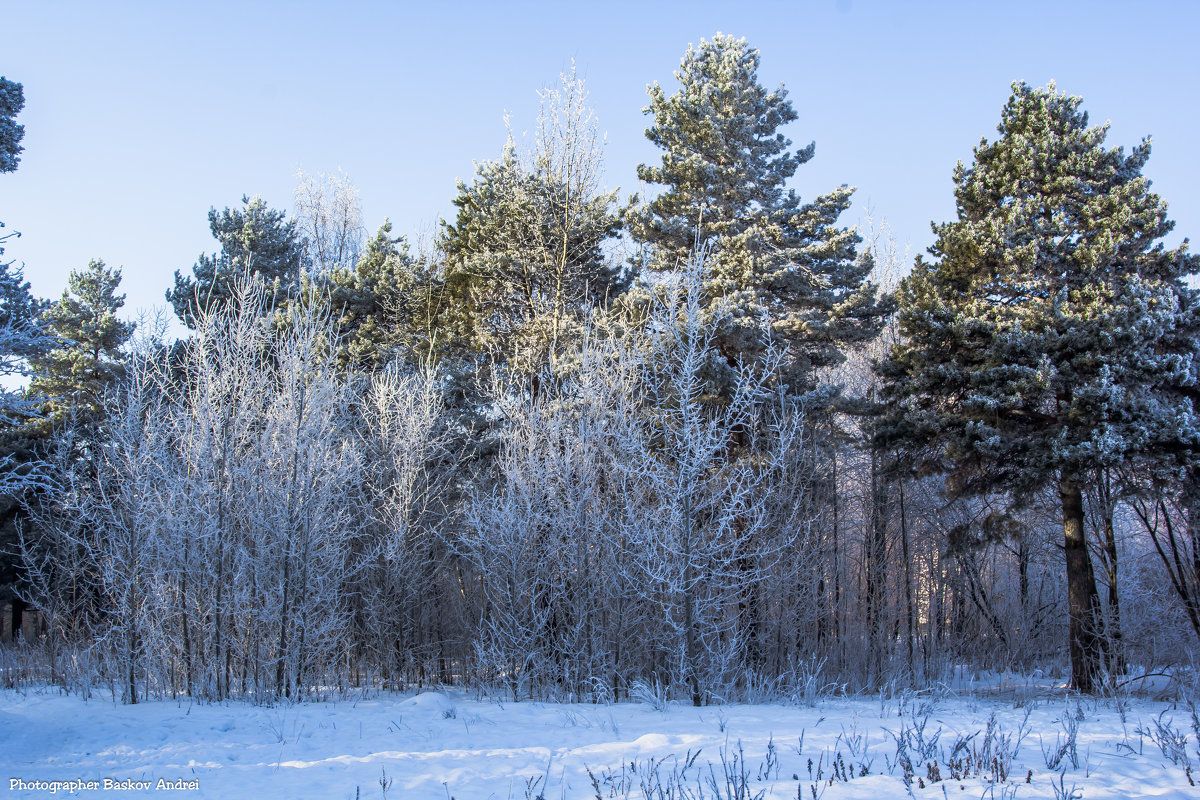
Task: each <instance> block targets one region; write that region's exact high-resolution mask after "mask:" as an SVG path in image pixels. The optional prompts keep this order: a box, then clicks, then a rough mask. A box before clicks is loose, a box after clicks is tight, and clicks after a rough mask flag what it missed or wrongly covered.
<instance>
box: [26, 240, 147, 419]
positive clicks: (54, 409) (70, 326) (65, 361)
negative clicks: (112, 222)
mask: <svg viewBox="0 0 1200 800" xmlns="http://www.w3.org/2000/svg"><path fill="white" fill-rule="evenodd" d="M120 284H121V270H120V269H116V270H114V269H110V268H109V267H107V266H105V264H104V262H103V261H102V260H100V259H93V260H92V261H91V262H89V263H88V265H87V268H86V269H83V270H72V271H71V275H70V278H69V279H68V281H67V288H66V289H65V290H64V291H63V294H62V298H60V299H59V300H58V301H57V302H55V303H54V304H53V305H51V306H50V307H49V308H48V309H47V310H46V311H45V312H44V313H43V314H42V320H43V323H44V325H45V327H46V330H47V332H48V333H50V334H52V335H53V336H54V337H55V339H56V346H55V347H54V348H53V349H51V350H49V351H48V352H46V353H44V354H41V355H38V356H35V357H34V358H32V359H31V365H32V367H33V370H34V378H33V381H32V382H31V383H30V391H31V392H33V393H34V394H37V395H40V396H41V397H42V398H44V400H43V403H44V414H43V423H42V424H43V425H45V426H47V427H51V428H52V427H56V426H58V425H60V424H61V423H63V422H64V421H66V420H67V419H68V418H69V417H74V418H75V421H77V422H80V423H82V424H84V425H89V424H94V423H96V422H97V421H98V420H99V418H100V415H101V413H102V410H103V406H104V400H105V394H106V393H107V392H108V391H109V390H111V389H113V388H115V387H116V385H117V384H118V382H119V381H120V380H121V377H122V375H123V374H124V369H125V365H124V355H123V352H122V349H123V348H124V346H125V343H126V342H128V341H129V337H130V336H132V335H133V329H134V324H133V323H132V322H123V321H122V320H120V319H118V318H117V312H118V311H120V309H121V307H122V306H124V305H125V295H123V294H120V295H118V294H117V288H118V287H119V286H120Z"/></svg>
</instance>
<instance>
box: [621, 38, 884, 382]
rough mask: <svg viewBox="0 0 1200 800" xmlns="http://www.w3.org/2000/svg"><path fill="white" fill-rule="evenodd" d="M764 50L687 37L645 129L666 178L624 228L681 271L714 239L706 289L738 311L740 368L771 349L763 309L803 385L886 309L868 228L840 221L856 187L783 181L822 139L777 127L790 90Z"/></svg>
mask: <svg viewBox="0 0 1200 800" xmlns="http://www.w3.org/2000/svg"><path fill="white" fill-rule="evenodd" d="M759 60H760V59H759V52H758V50H757V49H755V48H753V47H751V46H750V45H749V44H747V43H746V40H745V39H734V38H733V37H731V36H725V35H722V34H720V33H718V34H717V35H716V36H714V37H713V40H712V41H711V42H709V41H705V40H701V41H700V45H699V46H698V47H690V48H689V49H688V52H687V54H686V55H685V56H684V58H683V62H682V64H681V66H680V69H679V71H678V72H676V73H675V76H676V78H677V79H678V80H679V83H680V88H679V91H677V92H676V93H675V94H673V95H671V96H669V97H668V96H667V95H666V93H665V92H664V90H663V89H662V87H661V86H659V85H658V84H657V83H656V84H654V85H653V86H651V87H650V90H649V91H650V105H649V106H648V107H647V108H646V109H645V111H646V113H648V114H652V115H653V117H654V123H653V124H652V125H651V126H650V128H648V129H647V131H646V137H647V138H648V139H650V141H652V142H654V144H656V145H657V146H658V147H659V148H661V149H662V150H663V155H662V162H661V164H660V165H659V166H646V165H642V166H639V167H638V177H639V178H641V179H642V180H643V181H646V182H647V183H651V184H658V185H660V186H663V187H664V189H663V191H662V192H661V193H660V194H658V195H657V196H656V197H655V198H654V199H653V200H651V201H650V202H649V203H648V204H646V205H645V206H644V207H643V208H642V209H641V211H640V213H637V214H633V215H631V216H630V222H629V226H630V230H631V233H632V234H633V237H634V239H636V240H637V241H639V242H642V243H644V244H646V245H649V247H650V250H651V253H650V258H651V263H652V264H653V265H654V266H655V267H656V268H658V269H667V270H676V269H679V268H681V266H682V265H683V264H684V263H685V262H686V260H687V257H688V254H689V253H690V252H692V250H693V249H694V248H695V247H696V246H697V244H698V243H705V244H707V245H708V246H710V247H711V248H712V249H711V257H710V269H711V275H710V277H709V279H708V281H707V283H706V287H705V290H706V294H707V295H708V296H709V299H710V302H711V301H712V300H715V299H717V298H726V302H728V303H729V305H730V307H731V308H732V309H733V315H732V317H731V318H730V320H729V321H728V322H727V323H726V324H725V330H724V332H723V334H722V336H721V340H722V341H721V342H720V345H721V349H722V351H723V352H724V353H725V355H726V357H727V359H729V361H730V368H731V370H732V369H733V368H736V365H737V364H740V363H743V362H745V361H747V360H750V359H753V358H756V357H757V356H758V355H760V354H761V353H762V352H763V351H764V349H765V347H766V341H765V340H764V336H763V333H762V326H761V324H760V322H761V319H762V318H763V317H764V316H765V317H766V318H767V319H768V320H769V323H770V324H769V328H768V329H767V330H768V331H769V335H770V336H772V337H774V338H776V339H777V340H780V341H784V342H787V343H788V344H789V345H790V348H791V353H790V354H791V357H792V360H791V365H790V371H791V373H792V374H791V375H789V376H788V382H789V383H790V384H791V385H792V386H793V388H794V389H797V390H804V389H807V388H811V386H812V385H813V382H814V379H815V376H814V374H813V372H814V370H815V369H817V368H819V367H825V366H831V365H835V364H838V363H840V361H841V360H842V358H843V355H842V353H843V350H844V349H845V348H846V347H847V346H851V345H853V344H856V343H859V342H863V341H866V340H867V339H869V338H870V337H872V336H873V335H874V334H875V333H877V332H878V330H879V326H880V320H881V318H882V315H883V313H884V312H885V311H886V307H885V305H881V304H880V303H879V300H878V298H877V296H876V289H875V287H874V285H873V284H871V283H870V282H869V281H868V275H869V274H870V272H871V269H872V266H873V265H872V262H871V259H870V257H869V254H868V253H865V252H864V253H861V254H860V253H859V252H858V245H859V243H860V241H861V239H860V237H859V236H858V235H857V234H856V233H855V232H854V231H853V230H852V229H846V228H840V227H838V226H837V219H838V217H839V216H840V215H841V213H842V212H843V211H845V210H846V209H847V208H848V207H849V206H850V197H851V194H852V192H853V189H851V188H849V187H847V186H841V187H839V188H837V189H835V190H834V191H832V192H830V193H829V194H826V195H823V196H820V197H818V198H817V199H816V200H815V201H813V202H811V203H803V204H802V203H801V201H800V198H799V197H798V196H797V195H796V193H795V191H794V190H791V189H789V188H788V186H787V182H788V181H789V180H790V179H791V178H792V177H793V176H794V175H795V173H796V170H797V169H798V168H799V167H800V165H802V164H804V163H805V162H807V161H808V160H809V159H811V158H812V157H813V153H814V151H815V145H814V144H809V145H808V146H807V147H804V148H801V149H799V150H795V151H792V150H790V149H789V148H790V147H791V144H792V142H791V140H790V139H788V138H787V137H786V136H785V135H784V134H783V133H782V132H781V128H782V127H783V126H785V125H787V124H788V123H790V122H793V121H795V120H796V119H797V115H796V111H795V109H793V107H792V104H791V101H789V100H788V99H787V90H786V89H784V88H783V87H782V86H780V87H779V88H778V89H776V90H775V91H773V92H769V91H767V90H766V89H765V88H764V87H763V86H762V85H761V84H760V83H759V80H758V67H759Z"/></svg>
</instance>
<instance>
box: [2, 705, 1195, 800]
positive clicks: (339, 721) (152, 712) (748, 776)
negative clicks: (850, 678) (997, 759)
mask: <svg viewBox="0 0 1200 800" xmlns="http://www.w3.org/2000/svg"><path fill="white" fill-rule="evenodd" d="M993 714H994V715H995V720H996V723H995V726H994V731H996V732H997V733H998V734H999V736H1000V737H1004V736H1007V737H1008V744H1009V750H1010V751H1011V749H1013V748H1012V745H1014V744H1015V743H1016V742H1017V741H1018V740H1020V746H1019V747H1018V748H1015V749H1016V751H1017V752H1016V756H1015V758H1013V759H1012V763H1011V766H1010V767H1009V768H1008V770H1007V780H1006V781H1004V782H1001V783H997V784H995V785H993V784H991V783H989V780H990V779H991V778H992V777H994V776H993V775H992V773H991V771H990V770H987V771H986V772H987V774H986V775H983V776H980V775H971V776H970V777H966V778H961V779H951V778H950V773H951V766H950V764H951V761H952V758H951V751H952V749H953V747H954V744H955V742H956V741H958V739H959V736H960V735H970V734H972V733H974V734H976V736H975V737H974V739H972V740H971V742H970V744H969V745H968V746H967V747H965V748H964V750H962V751H961V752H969V751H970V750H971V747H972V746H973V747H975V748H976V751H978V748H979V747H980V745H981V744H982V743H983V742H984V740H985V739H986V729H987V726H988V720H989V718H990V717H991V716H992V715H993ZM1027 714H1028V718H1026V715H1027ZM922 721H924V731H923V736H922V739H923V741H924V743H925V744H926V745H927V746H928V745H930V742H931V741H932V742H933V745H934V746H935V749H936V752H937V755H936V756H934V757H933V759H932V760H936V762H937V764H938V766H937V771H938V772H940V775H941V777H942V778H944V780H941V781H938V782H934V781H932V780H931V779H930V770H931V768H930V766H929V764H928V763H927V762H925V763H923V762H921V760H920V757H919V756H917V755H915V753H914V751H913V750H912V749H910V750H909V755H910V757H912V758H913V760H914V768H913V773H914V774H913V779H912V785H911V792H912V796H913V797H918V798H920V797H930V798H932V797H937V798H946V797H970V798H1017V797H1019V798H1054V797H1056V796H1065V795H1063V794H1061V793H1063V792H1067V793H1069V792H1070V790H1071V788H1072V786H1074V787H1075V788H1076V789H1079V790H1082V792H1083V794H1082V796H1083V797H1085V798H1088V800H1099V799H1101V798H1127V797H1196V796H1200V789H1197V788H1193V787H1192V786H1190V785H1189V778H1188V775H1187V774H1186V773H1185V766H1186V765H1188V764H1190V765H1191V767H1192V769H1193V770H1194V771H1196V772H1200V770H1197V769H1196V765H1197V763H1198V760H1200V749H1198V746H1197V741H1196V732H1195V730H1194V729H1193V719H1192V715H1191V712H1190V710H1189V709H1188V707H1187V706H1186V705H1183V704H1172V703H1164V702H1154V701H1151V700H1144V699H1143V700H1129V701H1122V702H1120V703H1117V702H1114V701H1112V700H1093V699H1086V698H1085V699H1079V698H1071V697H1067V696H1065V695H1063V694H1062V693H1053V694H1052V693H1043V694H1042V695H1040V696H1038V697H1036V698H1032V699H1029V698H1025V699H1020V698H1018V697H1016V696H1014V695H1011V694H1010V695H1008V696H1007V697H1002V696H1001V697H990V698H987V699H985V698H982V697H979V696H954V695H949V696H942V697H933V696H931V695H929V694H911V693H910V694H906V695H903V696H901V697H899V698H893V699H880V698H875V699H824V700H820V701H818V702H817V703H816V705H815V706H813V707H805V706H795V705H783V704H774V705H721V706H709V707H705V708H693V707H691V706H683V705H676V704H669V705H668V706H666V708H665V710H663V711H656V710H654V709H653V708H652V707H651V706H649V705H644V704H640V703H627V704H617V705H593V704H554V703H533V702H521V703H512V702H508V701H504V700H500V701H497V700H494V699H493V700H488V699H480V698H476V697H474V696H471V695H467V694H464V693H459V692H451V691H445V692H424V693H420V694H417V695H416V696H402V695H389V694H377V693H375V694H370V695H366V696H363V697H359V698H357V699H345V700H339V701H336V702H333V701H331V702H321V703H306V704H298V705H277V706H274V707H255V706H249V705H245V704H239V703H227V704H213V705H197V704H193V703H190V702H187V701H182V702H180V701H155V702H148V703H143V704H139V705H136V706H128V705H120V704H114V703H112V702H111V701H106V700H100V699H92V700H91V701H84V700H82V699H80V698H79V697H76V696H63V695H61V694H59V693H57V692H54V691H52V690H48V689H47V690H41V691H24V692H14V691H3V692H0V780H3V781H5V790H6V795H5V796H7V797H13V798H24V797H49V796H51V791H50V789H51V788H57V787H51V786H50V785H49V784H50V782H52V781H71V780H74V781H95V782H97V783H99V784H103V781H104V780H105V779H109V780H111V781H127V782H132V781H138V782H147V783H145V784H144V785H145V786H148V787H149V788H112V785H111V784H110V788H108V789H107V790H106V789H105V788H103V785H101V786H100V788H97V789H94V790H82V791H70V790H69V789H58V790H57V791H56V794H55V796H58V795H66V796H80V797H106V798H113V797H143V796H146V795H151V794H156V795H157V794H160V793H161V792H164V791H168V790H167V789H165V788H160V789H156V788H154V787H155V786H157V785H158V782H159V780H160V779H164V780H165V781H168V782H176V781H180V780H182V781H183V782H184V784H183V785H184V786H187V785H188V784H187V782H190V781H194V782H196V783H194V784H191V785H192V786H193V787H197V788H182V789H174V790H172V791H171V792H170V793H171V794H174V795H179V796H183V797H187V798H242V797H245V798H258V799H260V800H263V799H265V798H275V797H280V798H356V797H358V798H386V797H391V798H393V800H396V799H397V798H404V799H405V800H408V799H409V798H413V799H420V798H430V799H431V800H433V799H434V798H437V799H439V800H448V799H449V798H454V800H477V799H478V800H486V799H487V798H498V799H499V800H507V798H518V799H519V800H520V799H523V798H530V800H532V798H536V797H538V796H544V797H545V798H548V799H549V800H557V798H594V797H596V795H597V791H596V788H594V786H593V782H592V777H591V776H594V777H595V780H596V785H597V786H598V788H599V794H600V796H601V800H607V798H642V797H643V796H644V795H643V787H644V786H652V785H659V786H669V785H670V783H671V781H672V779H673V777H678V776H681V775H682V780H683V782H684V783H685V784H686V786H687V788H688V792H689V794H688V795H686V796H687V797H698V796H699V795H698V794H697V793H698V792H699V791H703V796H704V797H706V798H713V799H714V800H716V799H717V798H720V800H731V798H732V797H733V796H734V795H733V793H732V792H731V791H730V787H729V784H728V782H727V775H733V776H734V781H733V783H734V784H735V785H736V784H737V783H738V782H739V780H740V777H739V776H744V778H745V785H746V788H747V789H748V790H749V793H748V794H745V795H741V797H744V798H746V800H750V798H752V797H754V796H757V795H758V794H759V793H760V792H762V793H763V794H762V797H763V798H764V800H770V798H779V799H780V800H790V799H791V798H797V797H799V798H801V799H802V800H803V798H810V797H813V796H814V795H813V791H814V789H815V792H816V795H815V796H816V797H818V798H829V799H830V800H834V799H835V798H857V799H860V800H878V799H879V798H889V797H903V796H908V790H907V789H906V787H905V783H904V774H903V773H904V770H903V768H902V767H901V766H899V765H898V764H897V749H898V748H897V737H898V736H901V735H903V734H902V731H905V730H907V731H908V733H909V736H910V741H916V737H915V734H914V732H915V731H916V729H917V727H918V726H919V725H920V724H921V723H922ZM1073 725H1077V729H1078V733H1077V740H1076V749H1075V752H1076V754H1077V764H1078V765H1077V766H1075V765H1074V764H1072V763H1071V755H1070V752H1067V753H1066V754H1065V755H1064V756H1063V758H1062V762H1061V763H1060V764H1059V766H1058V769H1057V770H1052V769H1050V768H1048V766H1047V761H1048V760H1049V759H1051V758H1052V757H1053V755H1054V752H1055V750H1056V747H1059V746H1061V745H1063V744H1065V743H1066V741H1067V739H1068V731H1069V730H1070V728H1071V727H1072V726H1073ZM939 730H940V734H939V735H938V736H937V738H936V740H934V739H933V737H934V734H937V733H938V731H939ZM1164 731H1167V732H1174V733H1176V734H1179V735H1186V737H1187V739H1186V744H1185V748H1186V752H1185V755H1186V760H1184V759H1182V758H1181V759H1177V760H1178V761H1179V763H1173V762H1172V760H1171V759H1170V758H1168V757H1167V756H1166V755H1164V753H1163V752H1162V750H1161V749H1160V747H1159V745H1158V744H1156V740H1157V739H1159V738H1161V735H1162V734H1163V732H1164ZM1022 733H1024V735H1022ZM929 752H933V751H932V750H930V751H929ZM697 754H698V755H697ZM692 756H695V759H694V761H692V762H691V763H690V765H689V764H688V761H689V759H690V758H691V757H692ZM831 763H840V764H842V765H844V766H843V767H841V768H840V769H838V768H835V769H838V771H839V773H840V774H841V775H844V776H845V778H846V779H845V780H843V779H841V778H837V779H835V780H833V782H832V783H831V782H830V776H831V768H830V765H831ZM864 766H865V772H866V774H865V775H862V774H861V773H862V772H863V771H864ZM810 769H811V770H812V771H811V773H810ZM589 771H590V775H589ZM818 771H819V772H820V774H821V776H822V777H821V779H820V780H817V779H816V775H817V773H818ZM1060 776H1061V777H1060ZM1027 777H1028V778H1029V781H1030V782H1029V783H1026V779H1027ZM1197 777H1200V776H1197ZM381 779H383V780H384V781H387V782H390V783H388V785H387V790H386V791H385V790H384V786H383V785H382V784H381ZM14 781H25V784H26V788H23V789H22V788H21V787H20V785H19V784H15V783H14ZM38 781H41V782H45V784H44V785H42V786H41V787H40V788H39V786H38V784H36V783H35V782H38ZM1060 781H1061V784H1060ZM714 784H715V786H716V790H714V786H713V785H714ZM129 785H130V784H128V783H127V784H126V786H129ZM13 786H15V787H16V788H11V787H13ZM677 789H678V784H677V785H676V790H677ZM1056 790H1057V791H1058V792H1059V793H1060V794H1059V795H1056ZM672 796H673V797H676V798H680V800H683V798H684V795H683V794H682V793H681V792H679V791H676V792H675V794H674V795H672ZM1077 796H1078V795H1077Z"/></svg>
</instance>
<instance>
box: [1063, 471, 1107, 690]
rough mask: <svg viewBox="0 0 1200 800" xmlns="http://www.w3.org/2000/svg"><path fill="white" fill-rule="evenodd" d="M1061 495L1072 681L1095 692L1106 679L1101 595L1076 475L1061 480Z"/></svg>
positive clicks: (1081, 687)
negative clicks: (1091, 555)
mask: <svg viewBox="0 0 1200 800" xmlns="http://www.w3.org/2000/svg"><path fill="white" fill-rule="evenodd" d="M1058 493H1059V496H1060V498H1061V499H1062V514H1063V547H1064V555H1065V556H1066V564H1067V601H1068V606H1069V613H1070V637H1069V644H1070V652H1071V685H1072V687H1073V688H1075V689H1076V690H1077V691H1079V692H1082V693H1084V694H1093V693H1094V692H1096V691H1097V690H1098V689H1099V688H1101V683H1102V680H1103V674H1102V667H1103V664H1104V640H1103V637H1102V636H1101V635H1100V629H1099V623H1100V615H1099V610H1100V595H1099V594H1098V593H1097V591H1096V578H1095V575H1094V573H1093V572H1092V561H1091V558H1090V557H1089V555H1088V549H1087V538H1086V535H1085V533H1084V525H1083V493H1082V492H1081V491H1080V489H1079V484H1078V483H1076V481H1075V478H1074V477H1073V476H1066V475H1064V476H1062V477H1061V478H1060V479H1059V483H1058Z"/></svg>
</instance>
